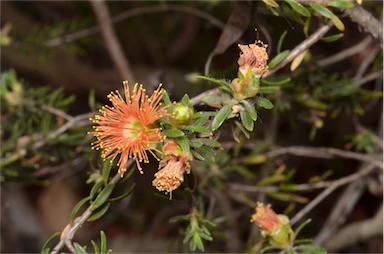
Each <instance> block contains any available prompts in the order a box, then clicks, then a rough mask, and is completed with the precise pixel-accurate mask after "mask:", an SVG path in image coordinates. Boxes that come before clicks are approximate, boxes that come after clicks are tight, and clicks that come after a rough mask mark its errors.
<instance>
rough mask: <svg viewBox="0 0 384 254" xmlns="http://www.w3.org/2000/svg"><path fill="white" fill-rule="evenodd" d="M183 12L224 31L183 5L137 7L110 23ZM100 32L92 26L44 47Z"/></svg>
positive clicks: (214, 20) (216, 21)
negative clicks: (142, 16)
mask: <svg viewBox="0 0 384 254" xmlns="http://www.w3.org/2000/svg"><path fill="white" fill-rule="evenodd" d="M168 11H170V12H172V11H174V12H183V13H188V14H192V15H195V16H197V17H199V18H201V19H205V20H207V21H208V22H209V23H210V24H211V25H213V26H215V27H217V28H219V29H224V26H225V25H224V23H223V22H221V20H219V19H217V18H215V17H214V16H212V15H209V14H207V13H205V12H203V11H200V10H199V9H195V8H193V7H190V6H185V5H167V4H164V5H158V6H146V7H139V8H136V9H132V10H128V11H125V12H123V13H121V14H119V15H117V16H115V17H112V18H111V22H112V23H113V24H116V23H118V22H121V21H123V20H125V19H128V18H132V17H135V16H139V15H142V14H148V13H157V12H168ZM98 32H100V28H99V27H98V26H94V27H91V28H88V29H84V30H81V31H78V32H74V33H72V34H68V35H64V36H61V37H58V38H54V39H50V40H47V41H46V42H45V46H47V47H56V46H59V45H61V44H64V43H68V42H72V41H76V40H79V39H81V38H84V37H87V36H90V35H93V34H97V33H98Z"/></svg>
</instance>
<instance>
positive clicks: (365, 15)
mask: <svg viewBox="0 0 384 254" xmlns="http://www.w3.org/2000/svg"><path fill="white" fill-rule="evenodd" d="M344 13H345V15H347V16H348V17H349V18H350V19H351V20H352V21H353V22H355V23H357V24H358V25H359V26H360V27H361V28H362V29H363V31H365V32H367V33H370V34H371V35H372V36H373V38H375V39H376V40H377V41H379V42H380V46H381V48H383V25H382V24H381V22H380V21H379V20H377V19H376V18H375V17H373V16H372V14H371V13H370V12H368V11H367V10H365V9H364V8H363V7H361V6H360V5H355V7H353V8H350V9H345V10H344Z"/></svg>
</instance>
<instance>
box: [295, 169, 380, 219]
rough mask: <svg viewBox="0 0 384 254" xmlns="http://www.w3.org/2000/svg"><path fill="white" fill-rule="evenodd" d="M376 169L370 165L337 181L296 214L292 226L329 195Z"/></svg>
mask: <svg viewBox="0 0 384 254" xmlns="http://www.w3.org/2000/svg"><path fill="white" fill-rule="evenodd" d="M375 168H376V165H374V164H369V165H368V166H367V167H366V168H365V169H363V170H361V171H359V172H357V173H356V174H352V175H350V176H349V177H345V178H341V179H339V180H336V181H335V182H334V183H333V184H332V185H331V186H329V187H328V188H327V189H325V190H324V191H323V192H322V193H320V194H319V195H318V196H317V197H316V198H315V199H313V200H312V201H311V202H309V203H308V204H307V205H306V206H305V207H304V208H303V209H302V210H301V211H300V212H298V213H297V214H295V216H294V217H293V218H292V219H291V224H292V225H294V224H296V223H297V222H298V221H299V220H301V219H302V218H303V217H304V216H305V215H306V214H307V213H309V212H310V211H311V210H312V209H313V208H315V207H316V206H317V205H318V204H319V203H320V202H321V201H322V200H323V199H325V198H326V197H327V196H328V195H329V194H331V193H332V192H333V191H335V190H336V189H337V188H339V187H341V186H343V185H345V184H348V183H351V182H353V181H357V180H359V179H360V178H362V177H364V176H366V175H368V174H369V173H370V172H371V171H372V170H373V169H375Z"/></svg>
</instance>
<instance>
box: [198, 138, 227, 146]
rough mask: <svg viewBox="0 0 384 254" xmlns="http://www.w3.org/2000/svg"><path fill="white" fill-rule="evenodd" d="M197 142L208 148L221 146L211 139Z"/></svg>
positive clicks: (200, 139)
mask: <svg viewBox="0 0 384 254" xmlns="http://www.w3.org/2000/svg"><path fill="white" fill-rule="evenodd" d="M197 140H198V141H200V142H201V143H203V144H204V145H205V146H209V147H220V146H221V144H220V142H218V141H216V140H213V139H210V138H199V139H197Z"/></svg>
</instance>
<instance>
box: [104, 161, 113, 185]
mask: <svg viewBox="0 0 384 254" xmlns="http://www.w3.org/2000/svg"><path fill="white" fill-rule="evenodd" d="M111 168H112V161H111V160H105V161H104V164H103V168H102V176H103V181H104V183H105V184H106V183H108V178H109V174H110V172H111Z"/></svg>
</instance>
